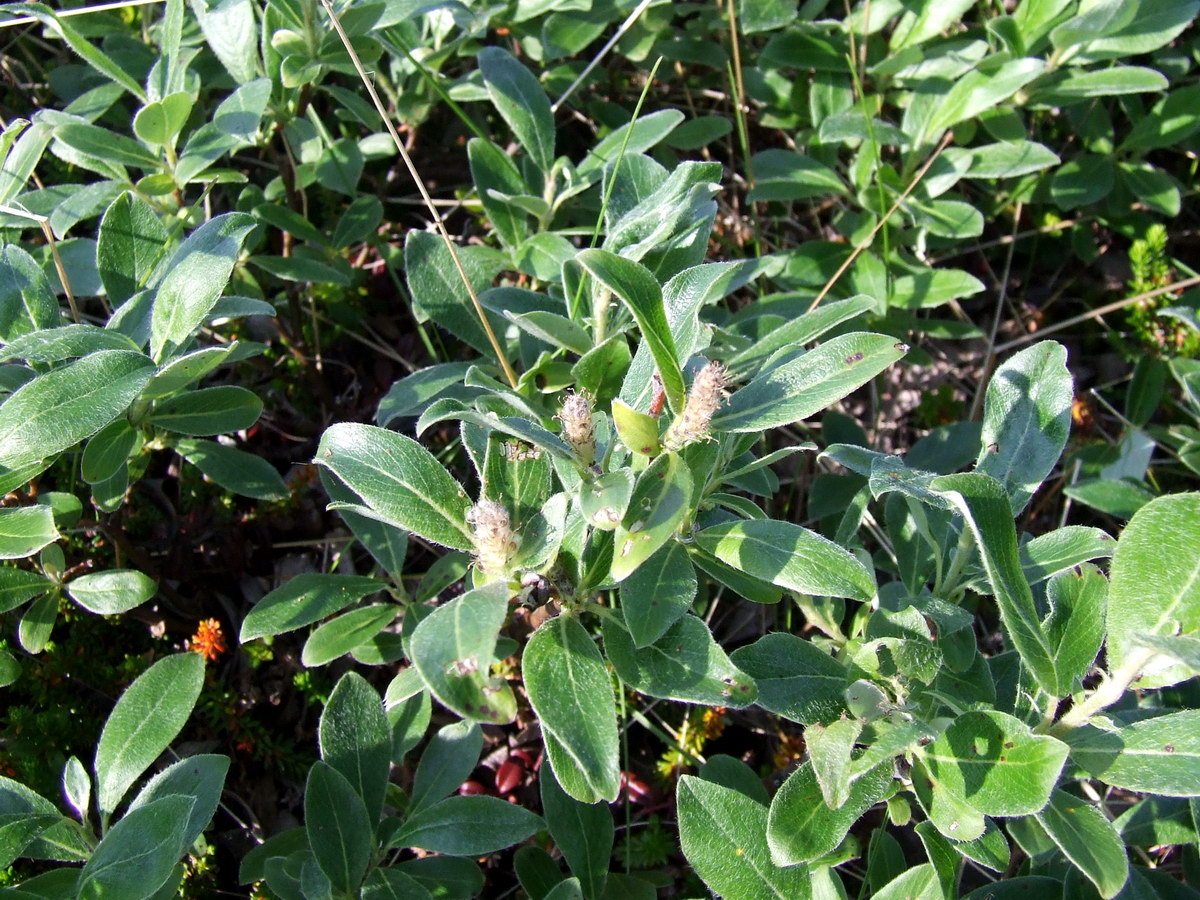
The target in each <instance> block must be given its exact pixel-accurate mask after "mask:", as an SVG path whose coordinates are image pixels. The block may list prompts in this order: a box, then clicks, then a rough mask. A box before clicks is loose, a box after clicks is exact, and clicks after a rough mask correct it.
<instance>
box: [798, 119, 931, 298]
mask: <svg viewBox="0 0 1200 900" xmlns="http://www.w3.org/2000/svg"><path fill="white" fill-rule="evenodd" d="M953 137H954V133H953V132H951V131H947V132H946V136H945V137H943V138H942V140H941V143H939V144H938V145H937V149H936V150H934V151H933V153H931V154H930V155H929V159H927V160H925V164H924V165H923V166H921V170H920V171H919V172H917V174H916V175H915V176H914V177H913V180H912V181H911V182H910V183H909V185H908V187H906V188H905V189H904V193H903V194H901V195H900V196H899V197H897V198H896V202H895V203H893V204H892V206H891V208H890V209H889V210H888V211H887V212H886V213H884V216H883V218H882V219H880V220H879V221H878V222H876V223H875V227H874V228H872V229H871V233H870V234H868V235H867V236H866V237H865V238H863V240H862V242H861V243H860V244H859V245H858V246H857V247H855V248H854V252H853V253H851V254H850V255H849V256H848V257H846V261H845V262H844V263H842V264H841V265H840V266H838V270H837V271H836V272H834V273H833V277H832V278H830V279H829V281H827V282H826V283H825V287H823V288H821V293H819V294H817V297H816V299H815V300H813V302H812V303H810V304H809V305H808V311H809V312H812V311H813V310H814V309H816V308H817V307H818V306H820V305H821V301H822V300H824V299H825V295H826V294H828V293H829V292H830V291H831V290H832V289H833V286H834V285H835V284H837V283H838V279H840V278H841V277H842V276H843V275H845V274H846V270H847V269H849V268H850V266H852V265H853V264H854V261H855V260H856V259H858V255H859V254H860V253H862V252H863V251H864V250H866V249H867V248H868V247H870V246H871V243H872V242H873V241H874V240H875V235H877V234H879V231H880V229H882V228H883V226H884V225H886V224H887V223H888V220H889V219H891V217H892V215H893V214H894V213H895V212H896V210H898V209H899V208H900V204H901V203H903V202H904V201H905V200H907V199H908V195H909V194H911V193H912V192H913V191H914V190H915V189H916V187H917V185H918V184H920V183H921V179H922V178H924V177H925V173H926V172H928V171H929V167H930V166H932V165H933V164H934V162H936V161H937V158H938V157H939V156H941V155H942V151H943V150H945V149H946V146H947V145H948V144H949V143H950V141H951V139H952V138H953Z"/></svg>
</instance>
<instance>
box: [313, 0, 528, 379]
mask: <svg viewBox="0 0 1200 900" xmlns="http://www.w3.org/2000/svg"><path fill="white" fill-rule="evenodd" d="M321 5H322V6H324V7H325V12H326V13H327V14H328V15H329V21H330V22H332V23H333V29H334V31H336V32H337V34H338V37H339V38H341V41H342V46H344V47H345V48H346V52H347V53H348V54H350V60H351V62H353V63H354V69H355V71H356V72H358V77H359V78H360V79H362V83H363V86H364V87H366V89H367V93H368V94H369V95H370V97H371V102H372V103H373V104H375V110H376V111H377V112H378V113H379V118H381V119H382V120H383V124H384V125H385V126H386V127H387V130H388V134H390V135H391V136H392V141H393V142H394V143H395V145H396V149H397V150H398V151H399V152H400V157H401V158H402V159H403V160H404V165H405V167H406V168H407V169H408V174H409V175H411V176H412V180H413V182H414V183H415V184H416V186H417V190H418V191H420V192H421V199H422V200H424V201H425V208H426V209H427V210H428V211H429V215H430V216H431V217H432V218H433V224H434V226H435V227H436V228H437V231H438V235H439V236H440V237H441V239H442V241H444V242H445V244H446V249H447V250H449V251H450V257H451V258H452V259H453V260H454V268H455V269H456V270H457V271H458V277H459V278H460V279H462V283H463V287H465V288H466V289H467V295H468V296H469V297H470V298H471V304H472V305H473V306H474V307H475V315H477V316H478V317H479V322H480V324H482V325H483V330H484V331H485V332H486V333H487V337H488V342H489V343H491V345H492V351H493V352H494V353H495V354H496V359H497V360H498V361H499V363H500V367H501V368H502V369H503V370H504V377H505V378H506V379H507V380H508V383H509V386H510V387H513V388H515V387H516V386H517V373H516V372H514V371H513V368H512V366H511V365H509V362H508V357H506V356H505V355H504V350H503V349H502V348H501V346H500V341H499V339H497V337H496V332H495V331H493V330H492V323H491V322H489V321H488V318H487V315H486V314H484V311H483V305H482V304H481V303H480V302H479V296H478V295H477V294H476V293H475V288H473V287H472V286H471V279H470V278H468V277H467V272H466V270H465V269H464V268H463V264H462V260H461V259H459V258H458V248H457V247H455V245H454V241H453V240H451V239H450V233H449V232H448V231H446V223H445V222H443V221H442V216H441V214H440V213H439V212H438V210H437V206H436V205H435V204H434V202H433V198H432V197H430V196H429V190H428V189H427V188H426V187H425V182H424V181H423V180H422V178H421V173H419V172H418V171H417V167H416V165H415V164H414V163H413V161H412V157H411V156H409V155H408V151H407V150H406V149H404V142H403V141H402V140H400V133H399V132H398V131H396V126H395V125H393V124H392V120H391V117H389V116H388V113H387V108H386V107H385V106H384V105H383V101H382V100H380V99H379V94H378V93H376V91H375V85H373V84H372V83H371V79H370V78H369V77H367V70H366V69H364V68H363V64H362V60H361V59H359V58H358V54H357V53H356V52H355V50H354V45H353V44H351V43H350V38H349V37H348V36H347V35H346V31H345V29H344V28H342V23H341V21H339V19H338V17H337V13H335V12H334V11H333V6H332V5H331V4H330V2H329V0H321Z"/></svg>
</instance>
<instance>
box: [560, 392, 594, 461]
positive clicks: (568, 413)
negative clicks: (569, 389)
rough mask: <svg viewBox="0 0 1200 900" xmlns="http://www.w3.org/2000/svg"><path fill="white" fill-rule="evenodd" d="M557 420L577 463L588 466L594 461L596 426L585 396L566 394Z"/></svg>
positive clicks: (588, 401) (589, 402)
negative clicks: (560, 423) (577, 460)
mask: <svg viewBox="0 0 1200 900" xmlns="http://www.w3.org/2000/svg"><path fill="white" fill-rule="evenodd" d="M558 419H559V421H560V422H562V430H563V438H564V439H565V440H566V442H567V443H568V444H569V445H570V446H571V449H572V450H574V451H575V455H576V456H577V457H578V458H579V462H580V463H581V464H583V465H585V466H590V465H591V464H592V463H593V462H595V461H596V425H595V422H594V421H593V419H592V403H591V400H590V399H589V398H588V396H587V394H582V393H581V394H568V395H567V398H566V399H565V400H563V405H562V409H561V410H560V411H559V413H558Z"/></svg>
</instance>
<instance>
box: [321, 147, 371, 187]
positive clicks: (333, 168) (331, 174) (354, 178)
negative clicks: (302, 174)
mask: <svg viewBox="0 0 1200 900" xmlns="http://www.w3.org/2000/svg"><path fill="white" fill-rule="evenodd" d="M363 162H364V161H363V155H362V151H361V150H359V149H358V142H357V141H355V140H354V139H353V138H342V140H340V141H335V142H334V143H333V144H332V145H330V147H329V148H328V149H327V150H326V151H325V152H324V153H322V154H321V158H320V159H318V160H317V163H316V167H315V168H314V170H313V171H314V173H315V175H316V177H317V182H318V183H319V184H321V185H322V186H323V187H327V188H329V189H330V190H332V191H337V192H338V193H339V194H345V195H347V196H349V197H354V196H355V194H356V189H357V187H358V180H359V179H360V178H362V170H363Z"/></svg>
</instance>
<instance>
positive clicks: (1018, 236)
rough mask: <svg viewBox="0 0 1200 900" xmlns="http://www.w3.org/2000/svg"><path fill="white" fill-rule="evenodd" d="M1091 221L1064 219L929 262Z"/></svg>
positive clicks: (935, 257)
mask: <svg viewBox="0 0 1200 900" xmlns="http://www.w3.org/2000/svg"><path fill="white" fill-rule="evenodd" d="M1091 220H1092V216H1080V217H1079V218H1078V219H1063V221H1061V222H1055V223H1054V224H1053V225H1044V226H1042V227H1041V228H1030V229H1028V230H1026V231H1021V232H1015V233H1013V234H1005V235H1002V236H1000V237H998V238H996V239H995V240H991V241H984V242H983V243H982V244H976V245H975V246H974V247H967V248H965V249H961V250H954V251H952V252H950V253H943V254H942V255H941V256H933V257H930V259H929V261H930V262H931V263H933V264H934V265H936V264H938V263H944V262H945V261H946V260H948V259H954V257H956V256H962V255H963V254H964V253H970V252H972V251H974V250H990V249H991V248H992V247H1003V246H1004V245H1005V244H1012V243H1015V242H1016V241H1020V240H1023V239H1024V238H1028V237H1037V236H1038V235H1040V234H1053V233H1054V232H1056V231H1062V230H1063V229H1066V228H1073V227H1074V226H1076V225H1082V224H1083V223H1084V222H1090V221H1091Z"/></svg>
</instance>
